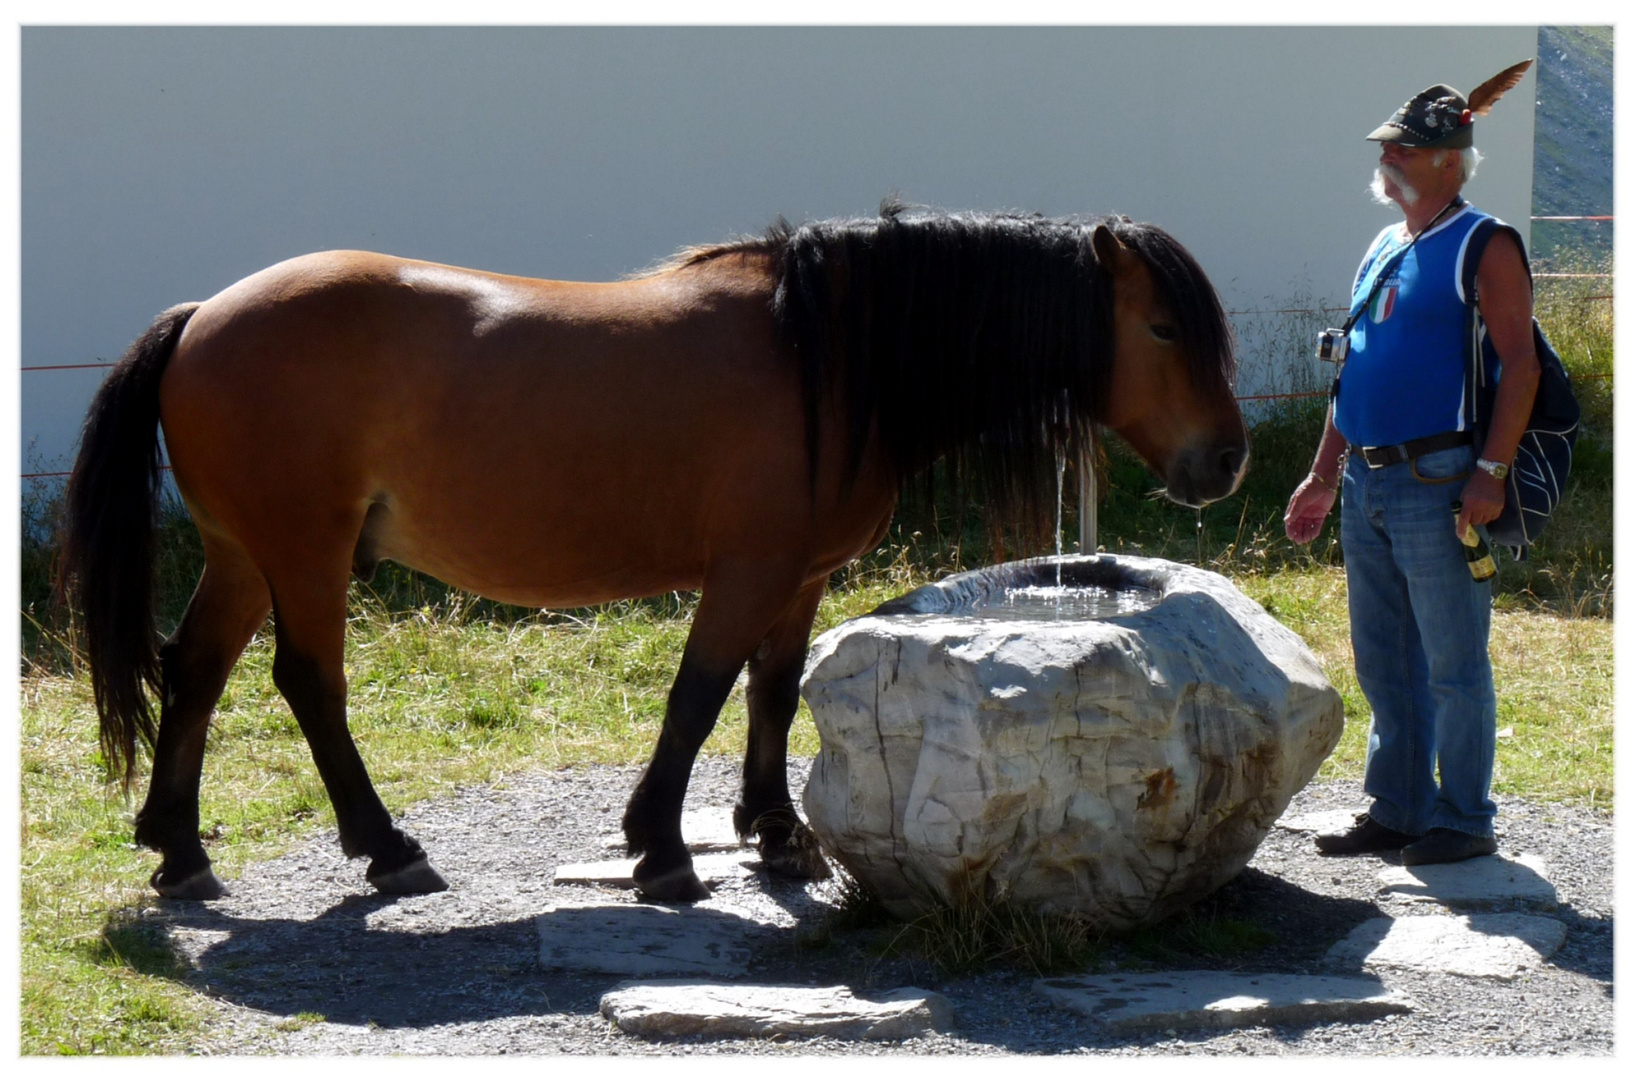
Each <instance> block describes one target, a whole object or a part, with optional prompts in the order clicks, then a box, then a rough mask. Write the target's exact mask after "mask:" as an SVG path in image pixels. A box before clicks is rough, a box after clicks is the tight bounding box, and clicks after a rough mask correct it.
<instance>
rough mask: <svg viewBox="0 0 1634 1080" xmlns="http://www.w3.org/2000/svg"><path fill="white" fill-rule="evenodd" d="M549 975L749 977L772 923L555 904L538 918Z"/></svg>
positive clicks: (654, 908)
mask: <svg viewBox="0 0 1634 1080" xmlns="http://www.w3.org/2000/svg"><path fill="white" fill-rule="evenodd" d="M535 923H536V925H537V927H538V930H539V962H540V964H542V965H543V966H544V967H546V968H552V969H566V970H570V971H590V972H601V973H604V974H610V975H705V976H719V977H731V976H735V975H742V974H743V973H744V972H745V971H746V970H748V964H749V958H750V955H751V953H752V947H751V945H750V943H749V937H750V935H751V933H753V932H754V931H756V930H760V929H763V928H764V927H765V926H766V924H765V923H761V922H758V921H756V920H754V919H748V918H744V917H743V916H741V915H735V914H731V913H728V912H723V911H721V910H719V909H715V908H703V907H697V906H692V907H663V906H661V905H658V904H618V903H612V904H595V903H587V904H578V903H562V904H552V905H551V906H550V907H548V908H546V909H545V910H544V911H543V912H542V913H541V914H540V915H538V916H537V918H536V919H535Z"/></svg>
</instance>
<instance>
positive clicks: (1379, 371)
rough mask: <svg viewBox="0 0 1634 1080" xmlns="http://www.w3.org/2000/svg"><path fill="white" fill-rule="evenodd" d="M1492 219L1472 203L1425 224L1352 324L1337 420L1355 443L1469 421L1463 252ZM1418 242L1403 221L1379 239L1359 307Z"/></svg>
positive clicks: (1359, 283) (1383, 441) (1394, 439)
mask: <svg viewBox="0 0 1634 1080" xmlns="http://www.w3.org/2000/svg"><path fill="white" fill-rule="evenodd" d="M1488 216H1489V215H1487V214H1483V213H1481V212H1480V211H1479V210H1477V209H1475V208H1474V207H1473V206H1470V205H1468V204H1467V203H1466V204H1465V205H1464V206H1462V207H1461V208H1459V209H1457V210H1454V211H1453V212H1452V214H1451V215H1449V216H1448V217H1446V218H1444V219H1442V220H1441V221H1440V222H1439V223H1438V224H1436V225H1435V226H1434V227H1433V228H1431V229H1429V230H1428V231H1426V232H1425V233H1424V234H1423V235H1422V236H1420V237H1419V240H1418V243H1417V244H1414V245H1413V249H1412V250H1411V251H1409V252H1408V253H1407V257H1406V258H1404V259H1402V260H1401V261H1400V262H1399V263H1398V264H1397V265H1396V267H1395V268H1394V269H1390V276H1389V277H1388V278H1386V279H1385V281H1384V284H1383V285H1381V286H1380V288H1379V290H1378V293H1377V294H1376V295H1375V296H1374V298H1373V302H1372V303H1371V304H1369V305H1368V309H1367V311H1366V312H1364V313H1363V314H1362V315H1361V316H1360V317H1359V318H1358V319H1357V320H1356V324H1355V325H1354V326H1353V327H1351V330H1350V355H1349V356H1348V357H1347V358H1346V360H1345V364H1344V368H1343V370H1342V371H1341V372H1340V373H1339V388H1338V395H1337V397H1336V398H1335V399H1334V404H1333V422H1334V426H1335V427H1337V428H1338V429H1339V432H1340V434H1342V435H1344V437H1345V438H1346V439H1347V440H1349V441H1350V442H1353V443H1356V444H1358V445H1360V446H1393V445H1395V444H1397V443H1403V442H1407V441H1408V440H1409V439H1420V438H1423V437H1424V436H1426V435H1438V434H1440V433H1441V432H1444V431H1463V430H1464V429H1465V428H1467V427H1469V426H1470V423H1471V420H1470V418H1469V417H1468V416H1467V415H1466V411H1467V410H1466V408H1465V399H1464V387H1465V377H1466V375H1467V374H1468V371H1469V357H1468V356H1467V355H1466V354H1467V351H1468V349H1469V338H1468V334H1467V331H1468V328H1469V306H1468V304H1467V303H1466V300H1465V297H1464V288H1463V276H1464V275H1463V270H1464V251H1465V249H1466V247H1467V245H1468V242H1469V235H1470V232H1471V230H1472V229H1473V228H1474V227H1475V224H1476V223H1477V222H1478V221H1481V220H1482V219H1483V218H1486V217H1488ZM1409 241H1410V238H1409V237H1408V236H1407V232H1406V229H1405V228H1403V227H1402V226H1400V225H1392V226H1390V227H1389V228H1387V229H1385V230H1384V231H1383V232H1381V233H1380V234H1379V235H1378V237H1377V238H1375V239H1374V241H1373V244H1372V246H1371V247H1370V248H1369V249H1368V252H1367V256H1366V257H1365V258H1363V259H1362V265H1361V267H1360V269H1358V270H1357V272H1356V282H1355V285H1354V286H1353V287H1352V289H1351V310H1352V311H1353V312H1354V311H1356V310H1358V309H1359V308H1360V307H1361V305H1362V304H1363V303H1365V302H1366V300H1367V296H1368V293H1369V292H1371V291H1372V289H1373V279H1374V277H1375V276H1376V275H1377V274H1378V272H1379V271H1380V270H1384V269H1389V266H1388V264H1389V262H1390V260H1391V258H1392V257H1393V256H1395V255H1396V254H1397V253H1398V252H1400V251H1401V250H1402V249H1403V248H1405V247H1407V245H1408V243H1409Z"/></svg>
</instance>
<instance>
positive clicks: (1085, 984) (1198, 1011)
mask: <svg viewBox="0 0 1634 1080" xmlns="http://www.w3.org/2000/svg"><path fill="white" fill-rule="evenodd" d="M1033 989H1034V990H1036V991H1037V992H1038V993H1040V994H1042V995H1043V996H1044V997H1045V998H1047V999H1048V1000H1050V1001H1051V1002H1053V1003H1055V1004H1056V1005H1060V1006H1062V1007H1063V1008H1067V1009H1071V1010H1073V1011H1074V1012H1079V1013H1083V1014H1084V1015H1085V1016H1088V1017H1091V1018H1092V1019H1094V1020H1095V1021H1097V1022H1098V1023H1099V1024H1101V1025H1102V1026H1103V1027H1105V1028H1107V1029H1109V1030H1111V1031H1143V1030H1147V1029H1158V1030H1164V1029H1168V1028H1175V1029H1180V1028H1235V1027H1256V1026H1267V1025H1273V1024H1321V1023H1331V1022H1333V1021H1336V1020H1337V1021H1353V1022H1366V1021H1370V1020H1376V1019H1378V1018H1379V1017H1381V1016H1389V1015H1391V1014H1393V1013H1404V1012H1409V1011H1411V1010H1412V1009H1413V1007H1414V1005H1413V1001H1412V999H1411V998H1408V997H1406V996H1405V995H1403V994H1401V993H1399V992H1398V991H1394V990H1391V989H1390V988H1389V987H1387V986H1385V985H1384V983H1382V982H1380V981H1379V980H1378V979H1377V978H1375V977H1372V976H1362V977H1350V978H1339V977H1335V976H1330V975H1277V974H1265V975H1254V974H1244V973H1241V972H1234V971H1155V972H1146V973H1142V974H1131V975H1095V976H1068V977H1065V978H1051V979H1039V980H1037V981H1036V982H1034V983H1033Z"/></svg>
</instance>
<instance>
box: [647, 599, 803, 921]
mask: <svg viewBox="0 0 1634 1080" xmlns="http://www.w3.org/2000/svg"><path fill="white" fill-rule="evenodd" d="M790 576H791V575H788V574H781V575H778V574H767V573H751V572H747V571H741V572H739V573H735V574H727V573H716V574H714V575H712V580H711V581H708V582H706V583H705V585H704V591H703V598H702V599H701V600H700V601H699V602H698V612H697V614H696V615H694V616H693V619H692V629H691V631H690V632H689V633H688V634H687V644H686V649H685V650H684V652H683V653H682V656H681V669H680V671H679V672H677V674H676V676H675V684H674V685H673V686H672V687H670V693H669V703H668V705H667V706H666V708H665V710H664V727H663V730H662V731H660V732H659V735H658V745H657V746H656V747H655V748H654V749H653V755H652V760H651V761H650V762H648V764H647V768H646V771H644V772H643V773H642V774H641V779H640V780H639V781H638V782H637V783H636V786H635V791H634V793H632V794H631V796H630V803H629V806H628V807H626V809H625V811H624V839H625V841H626V843H627V845H628V850H629V853H630V854H631V855H640V856H641V861H640V862H638V863H637V864H636V867H635V873H634V877H635V884H636V888H638V889H640V890H641V892H643V893H645V894H646V895H647V896H650V897H652V898H653V899H655V900H670V901H687V902H690V901H693V900H704V899H707V898H708V896H709V889H708V888H706V887H705V886H704V884H703V882H701V881H699V880H698V875H697V874H696V873H694V872H693V869H692V855H691V853H690V852H688V851H687V847H686V842H685V841H684V840H683V839H682V837H681V804H682V803H683V802H684V801H685V799H686V789H687V780H688V779H689V778H690V777H691V775H692V763H693V762H694V761H695V760H696V759H697V757H698V751H699V749H701V748H702V746H703V744H704V740H705V739H707V738H708V737H709V733H710V731H711V730H713V729H714V727H715V720H716V719H717V718H718V717H719V716H720V711H721V706H722V705H724V704H726V698H727V696H728V695H729V694H730V693H731V692H732V684H733V683H734V682H736V681H737V677H738V672H740V671H742V670H743V665H744V663H745V662H746V661H747V660H748V659H749V654H750V653H752V652H753V651H754V649H755V646H756V645H757V644H758V643H759V642H760V640H761V639H762V638H763V637H764V636H765V634H766V629H767V627H769V626H770V625H771V624H772V623H773V622H774V621H775V620H776V619H777V617H778V613H779V612H780V611H781V610H782V609H783V608H784V607H786V606H787V605H788V602H789V598H790V597H791V596H793V595H794V592H795V588H796V583H795V582H792V581H790V580H789V578H790Z"/></svg>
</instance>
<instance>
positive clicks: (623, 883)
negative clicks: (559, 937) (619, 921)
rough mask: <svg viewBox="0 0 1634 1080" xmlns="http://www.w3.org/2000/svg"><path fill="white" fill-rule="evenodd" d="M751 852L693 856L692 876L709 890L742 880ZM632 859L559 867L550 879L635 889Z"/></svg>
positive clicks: (752, 857) (558, 882)
mask: <svg viewBox="0 0 1634 1080" xmlns="http://www.w3.org/2000/svg"><path fill="white" fill-rule="evenodd" d="M757 858H758V856H757V855H755V854H754V853H752V852H746V851H740V852H738V853H736V854H718V853H717V854H710V855H694V856H693V858H692V869H693V872H694V873H696V874H697V875H698V880H700V881H702V882H703V883H704V884H705V885H708V886H710V887H711V888H713V887H714V886H716V885H719V884H720V883H721V882H723V881H729V880H732V879H734V878H746V877H748V876H750V875H751V874H752V873H754V869H753V867H752V866H751V865H750V863H751V862H753V861H754V860H756V859H757ZM635 864H636V860H635V859H605V860H602V861H600V862H585V863H563V864H562V865H561V866H558V867H557V868H556V874H555V876H554V877H553V878H552V879H551V883H552V884H555V885H605V886H607V887H609V888H613V889H633V888H635V876H634V875H635Z"/></svg>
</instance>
